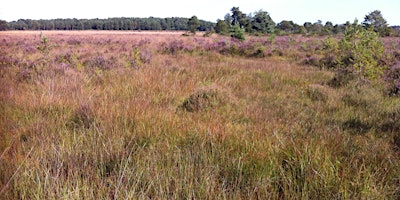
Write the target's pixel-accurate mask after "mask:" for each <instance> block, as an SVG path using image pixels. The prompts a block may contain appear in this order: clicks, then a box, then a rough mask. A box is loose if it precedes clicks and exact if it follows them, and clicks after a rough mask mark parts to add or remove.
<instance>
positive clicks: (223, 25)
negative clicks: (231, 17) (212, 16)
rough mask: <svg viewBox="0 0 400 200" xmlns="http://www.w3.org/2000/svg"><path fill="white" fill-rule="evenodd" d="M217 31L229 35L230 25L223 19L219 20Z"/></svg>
mask: <svg viewBox="0 0 400 200" xmlns="http://www.w3.org/2000/svg"><path fill="white" fill-rule="evenodd" d="M215 32H216V33H218V34H221V35H227V34H228V33H229V25H228V24H226V23H225V21H223V20H220V19H219V20H218V21H217V25H216V26H215Z"/></svg>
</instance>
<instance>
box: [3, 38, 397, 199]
mask: <svg viewBox="0 0 400 200" xmlns="http://www.w3.org/2000/svg"><path fill="white" fill-rule="evenodd" d="M39 34H40V33H39V32H35V31H21V32H0V36H1V37H0V38H1V39H0V199H304V198H307V199H399V197H400V195H399V194H400V189H399V184H400V182H399V180H400V168H399V166H400V159H399V149H400V135H399V130H400V123H399V121H400V120H399V119H400V106H399V105H400V98H398V97H396V96H395V95H392V96H389V95H386V94H385V93H384V92H382V90H383V89H384V88H383V87H382V85H374V84H363V85H361V84H359V85H356V84H353V85H352V84H349V85H345V86H343V87H340V88H335V87H331V86H330V84H329V83H330V80H332V78H334V77H335V74H334V73H333V72H332V71H331V70H329V69H325V68H316V67H311V66H307V65H304V63H303V61H304V60H305V59H308V62H307V63H306V64H308V65H309V64H312V65H313V64H315V63H314V62H318V59H320V58H321V57H320V54H319V52H320V50H318V49H320V48H322V47H323V42H322V41H323V40H324V38H317V37H303V36H299V35H298V36H276V37H271V36H268V37H255V36H246V40H245V41H243V42H241V41H238V40H235V39H232V38H230V37H225V36H219V35H215V34H214V35H211V36H210V37H202V36H201V34H200V35H194V36H190V37H182V36H181V35H182V32H144V31H143V32H124V31H119V32H108V31H44V32H43V34H44V35H45V36H46V37H47V38H48V41H47V42H46V44H48V45H49V46H51V48H48V49H46V48H42V49H43V50H46V53H44V51H43V52H41V51H40V49H38V48H36V47H37V46H39V45H41V44H43V43H42V40H41V39H42V38H41V37H39ZM388 43H389V42H388ZM42 47H46V45H43V46H42ZM386 48H387V47H386ZM396 48H398V47H396ZM398 51H399V50H398V49H395V50H393V51H391V52H398ZM393 55H394V57H395V54H393ZM398 63H399V62H397V64H396V65H394V66H393V67H391V68H390V70H388V71H387V73H386V78H387V79H386V81H387V84H388V86H390V87H391V88H394V89H397V90H398V89H399V87H398V86H399V80H398V79H399V76H398V75H399V73H398V69H399V64H398ZM345 78H346V77H345ZM347 78H348V77H347Z"/></svg>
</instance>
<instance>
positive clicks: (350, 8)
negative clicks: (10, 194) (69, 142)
mask: <svg viewBox="0 0 400 200" xmlns="http://www.w3.org/2000/svg"><path fill="white" fill-rule="evenodd" d="M5 1H6V2H2V3H1V4H0V19H2V20H6V21H14V20H18V19H54V18H78V19H81V18H108V17H150V16H153V17H191V16H193V15H196V16H197V17H198V18H199V19H204V20H208V21H212V22H216V20H217V19H222V18H224V16H225V14H226V13H229V12H230V9H231V8H232V7H234V6H235V7H239V8H240V10H241V11H242V12H244V13H247V14H249V13H254V12H255V11H258V10H260V9H262V10H264V11H267V12H269V13H270V15H271V17H272V19H273V20H274V21H275V22H276V23H278V22H280V21H282V20H293V21H294V22H295V23H298V24H303V23H304V22H316V21H317V20H321V21H322V22H323V23H325V22H326V21H332V22H333V23H334V24H337V23H339V24H341V23H345V22H346V21H351V22H353V20H354V19H356V18H357V19H358V20H359V21H360V22H362V21H363V19H364V16H365V15H366V14H368V13H369V12H372V11H374V10H380V11H381V12H382V14H383V17H384V18H385V19H386V20H387V21H388V23H389V25H400V0H327V1H324V0H302V1H301V0H198V1H188V0H140V1H139V0H113V1H102V0H97V1H94V0H68V1H66V0H64V1H60V0H34V1H33V0H5Z"/></svg>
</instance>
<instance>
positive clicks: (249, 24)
mask: <svg viewBox="0 0 400 200" xmlns="http://www.w3.org/2000/svg"><path fill="white" fill-rule="evenodd" d="M351 25H352V23H350V21H347V22H346V23H344V24H336V25H334V24H333V23H332V22H330V21H328V22H326V23H325V24H323V23H322V21H320V20H318V21H317V22H315V23H311V22H305V23H304V24H303V25H298V24H296V23H294V22H293V21H289V20H283V21H281V22H279V23H278V24H275V22H274V21H273V20H272V18H271V17H270V15H269V13H268V12H266V11H263V10H260V11H257V12H255V13H251V14H246V13H243V12H242V11H240V9H239V7H233V8H232V9H231V13H227V14H226V15H225V17H224V19H223V20H222V19H218V20H217V24H216V26H215V31H216V32H217V33H220V34H223V35H231V36H233V37H237V38H238V39H243V38H242V37H243V34H244V33H248V34H277V35H285V34H306V35H334V34H343V33H345V31H346V29H347V28H348V27H349V26H351ZM360 26H362V27H364V28H365V29H371V30H373V31H375V32H376V33H378V35H379V36H400V30H399V27H398V26H394V27H389V26H388V24H387V21H386V20H385V19H384V18H383V15H382V13H381V11H379V10H375V11H373V12H370V13H368V14H367V15H366V16H365V17H364V21H363V22H362V23H361V24H360Z"/></svg>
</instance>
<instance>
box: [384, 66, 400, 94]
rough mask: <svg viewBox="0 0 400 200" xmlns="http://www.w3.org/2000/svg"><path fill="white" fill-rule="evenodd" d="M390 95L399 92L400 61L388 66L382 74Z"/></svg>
mask: <svg viewBox="0 0 400 200" xmlns="http://www.w3.org/2000/svg"><path fill="white" fill-rule="evenodd" d="M384 80H385V81H386V83H387V88H388V91H389V94H390V95H399V94H400V62H398V63H397V64H396V65H394V66H392V67H390V68H389V69H388V70H387V71H386V72H385V75H384Z"/></svg>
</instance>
